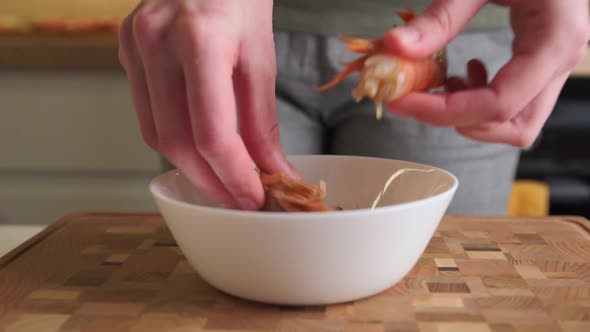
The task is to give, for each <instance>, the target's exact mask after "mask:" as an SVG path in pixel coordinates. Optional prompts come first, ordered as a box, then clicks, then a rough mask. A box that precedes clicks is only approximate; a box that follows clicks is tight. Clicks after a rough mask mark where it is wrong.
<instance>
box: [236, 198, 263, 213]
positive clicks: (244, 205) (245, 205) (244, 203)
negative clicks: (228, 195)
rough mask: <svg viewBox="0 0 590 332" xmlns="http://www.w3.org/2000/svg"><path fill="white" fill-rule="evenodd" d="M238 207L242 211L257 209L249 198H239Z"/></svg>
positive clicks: (256, 205)
mask: <svg viewBox="0 0 590 332" xmlns="http://www.w3.org/2000/svg"><path fill="white" fill-rule="evenodd" d="M238 205H239V206H240V208H241V209H243V210H248V211H254V210H257V209H258V204H256V202H254V201H253V200H251V199H249V198H239V199H238Z"/></svg>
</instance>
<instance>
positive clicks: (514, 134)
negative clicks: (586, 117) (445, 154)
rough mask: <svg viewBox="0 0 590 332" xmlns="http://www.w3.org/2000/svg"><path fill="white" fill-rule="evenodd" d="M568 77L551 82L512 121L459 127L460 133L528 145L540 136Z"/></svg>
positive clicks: (483, 139) (482, 138) (492, 140)
mask: <svg viewBox="0 0 590 332" xmlns="http://www.w3.org/2000/svg"><path fill="white" fill-rule="evenodd" d="M568 77H569V74H565V75H562V76H560V77H558V78H557V79H555V80H554V81H553V82H551V83H550V84H549V85H548V86H547V87H546V88H545V89H543V91H541V93H540V94H539V95H538V96H537V97H535V98H534V99H533V101H532V102H531V103H530V104H529V105H527V107H526V108H525V109H524V110H523V111H522V112H520V113H519V114H518V115H517V116H516V117H515V118H514V119H512V120H510V121H506V122H503V123H491V124H485V125H478V126H473V127H464V128H457V132H459V133H460V134H462V135H464V136H467V137H471V138H473V139H475V140H478V141H483V142H493V143H505V144H510V145H513V146H517V147H528V146H530V145H531V144H533V142H534V141H535V139H536V138H537V137H538V136H539V133H540V132H541V129H542V128H543V125H544V124H545V122H546V121H547V118H548V117H549V115H550V114H551V112H552V111H553V109H554V107H555V104H556V102H557V99H558V98H559V94H560V92H561V89H562V88H563V85H564V84H565V81H566V80H567V79H568Z"/></svg>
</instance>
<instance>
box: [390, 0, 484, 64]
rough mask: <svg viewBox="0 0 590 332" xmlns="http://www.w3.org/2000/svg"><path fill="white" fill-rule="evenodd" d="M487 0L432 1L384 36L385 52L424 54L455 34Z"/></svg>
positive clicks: (412, 55)
mask: <svg viewBox="0 0 590 332" xmlns="http://www.w3.org/2000/svg"><path fill="white" fill-rule="evenodd" d="M486 2H487V0H469V1H465V0H433V1H432V3H431V4H430V5H429V6H428V7H427V8H426V10H425V11H424V12H423V13H422V14H420V15H417V16H416V17H415V18H414V19H412V20H411V21H409V22H407V23H406V24H405V25H400V26H398V27H394V28H393V29H391V30H389V31H387V32H386V33H385V34H384V35H383V44H384V47H385V49H386V50H387V51H389V52H392V53H395V54H399V55H402V56H408V57H425V56H429V55H431V54H433V53H435V52H436V51H438V50H440V49H441V48H443V47H444V46H445V45H446V44H447V43H448V42H449V41H450V40H451V39H453V38H454V37H455V36H456V35H458V34H459V33H460V32H461V30H462V29H463V27H464V26H465V25H467V23H468V22H469V20H470V19H471V18H472V17H473V16H474V15H475V14H476V13H477V12H478V11H479V10H480V9H481V8H482V7H483V6H484V5H485V4H486Z"/></svg>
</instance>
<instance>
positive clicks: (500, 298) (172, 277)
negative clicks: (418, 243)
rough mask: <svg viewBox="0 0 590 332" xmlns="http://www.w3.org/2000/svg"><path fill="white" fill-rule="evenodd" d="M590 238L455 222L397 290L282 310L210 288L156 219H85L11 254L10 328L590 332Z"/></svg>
mask: <svg viewBox="0 0 590 332" xmlns="http://www.w3.org/2000/svg"><path fill="white" fill-rule="evenodd" d="M589 232H590V222H589V221H588V220H586V219H582V218H573V217H550V218H534V219H533V218H530V219H526V218H491V217H489V218H481V217H446V218H445V219H444V220H443V222H442V223H441V225H440V227H439V229H438V231H437V232H436V233H435V235H434V237H433V238H432V240H431V242H430V244H429V246H428V248H427V249H426V251H425V252H424V254H423V256H422V257H421V259H420V260H419V262H418V263H417V264H416V266H415V267H414V269H413V270H412V271H411V272H410V273H409V274H408V275H407V276H406V278H405V279H403V280H402V281H401V282H399V283H398V284H397V285H395V286H394V287H392V288H391V289H389V290H387V291H385V292H383V293H381V294H379V295H376V296H373V297H370V298H366V299H363V300H360V301H356V302H354V303H344V304H339V305H331V306H325V307H324V306H321V307H280V306H271V305H264V304H259V303H252V302H249V301H244V300H241V299H237V298H234V297H232V296H229V295H226V294H223V293H221V292H219V291H217V290H215V289H213V288H211V287H210V286H209V285H208V284H206V283H205V282H204V281H203V280H202V279H200V278H199V276H198V275H197V274H195V272H194V271H193V269H192V268H191V267H190V265H189V264H188V263H187V261H186V259H185V258H184V256H183V255H182V253H181V251H180V250H179V248H178V246H177V245H176V243H175V241H174V239H173V238H172V236H171V234H170V232H169V231H168V229H167V227H166V226H165V224H164V222H163V221H162V219H161V217H160V216H159V215H157V214H123V213H112V214H109V213H83V214H76V215H72V216H68V217H65V218H64V219H62V220H61V221H59V222H57V223H55V224H54V225H52V226H50V227H49V228H48V229H47V230H45V231H44V232H42V233H41V234H39V235H38V236H36V237H34V238H33V239H31V240H29V241H28V242H26V243H25V244H23V245H22V246H20V247H19V248H17V249H15V250H14V251H13V252H11V253H10V254H8V255H7V256H5V257H3V258H2V259H0V331H275V330H276V331H535V332H540V331H590V235H589Z"/></svg>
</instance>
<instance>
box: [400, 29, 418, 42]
mask: <svg viewBox="0 0 590 332" xmlns="http://www.w3.org/2000/svg"><path fill="white" fill-rule="evenodd" d="M394 31H395V33H396V34H397V36H398V37H399V39H400V40H401V42H402V43H404V44H411V43H415V42H417V41H418V40H419V39H420V32H419V31H418V30H416V28H413V27H411V26H404V27H398V28H395V29H394Z"/></svg>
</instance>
